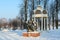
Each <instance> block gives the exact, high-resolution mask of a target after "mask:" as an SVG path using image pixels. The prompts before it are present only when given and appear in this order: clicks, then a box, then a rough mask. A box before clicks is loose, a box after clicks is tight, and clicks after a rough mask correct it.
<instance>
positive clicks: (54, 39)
mask: <svg viewBox="0 0 60 40" xmlns="http://www.w3.org/2000/svg"><path fill="white" fill-rule="evenodd" d="M23 32H27V30H15V31H14V30H8V31H0V40H60V28H59V29H55V30H52V29H51V30H48V31H40V36H39V37H23V36H22V33H23Z"/></svg>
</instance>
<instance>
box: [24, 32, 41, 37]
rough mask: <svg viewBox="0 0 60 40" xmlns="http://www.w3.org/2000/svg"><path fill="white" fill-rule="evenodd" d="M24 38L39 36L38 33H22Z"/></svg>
mask: <svg viewBox="0 0 60 40" xmlns="http://www.w3.org/2000/svg"><path fill="white" fill-rule="evenodd" d="M23 36H24V37H38V36H40V33H39V32H24V33H23Z"/></svg>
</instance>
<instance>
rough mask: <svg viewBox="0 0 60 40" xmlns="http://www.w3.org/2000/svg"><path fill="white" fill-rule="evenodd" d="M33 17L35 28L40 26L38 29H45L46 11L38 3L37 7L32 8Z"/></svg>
mask: <svg viewBox="0 0 60 40" xmlns="http://www.w3.org/2000/svg"><path fill="white" fill-rule="evenodd" d="M33 19H34V22H36V23H37V28H40V30H42V29H43V30H44V29H47V27H48V14H47V11H46V10H44V9H43V8H42V7H41V6H40V5H38V7H37V9H35V10H34V14H33Z"/></svg>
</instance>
